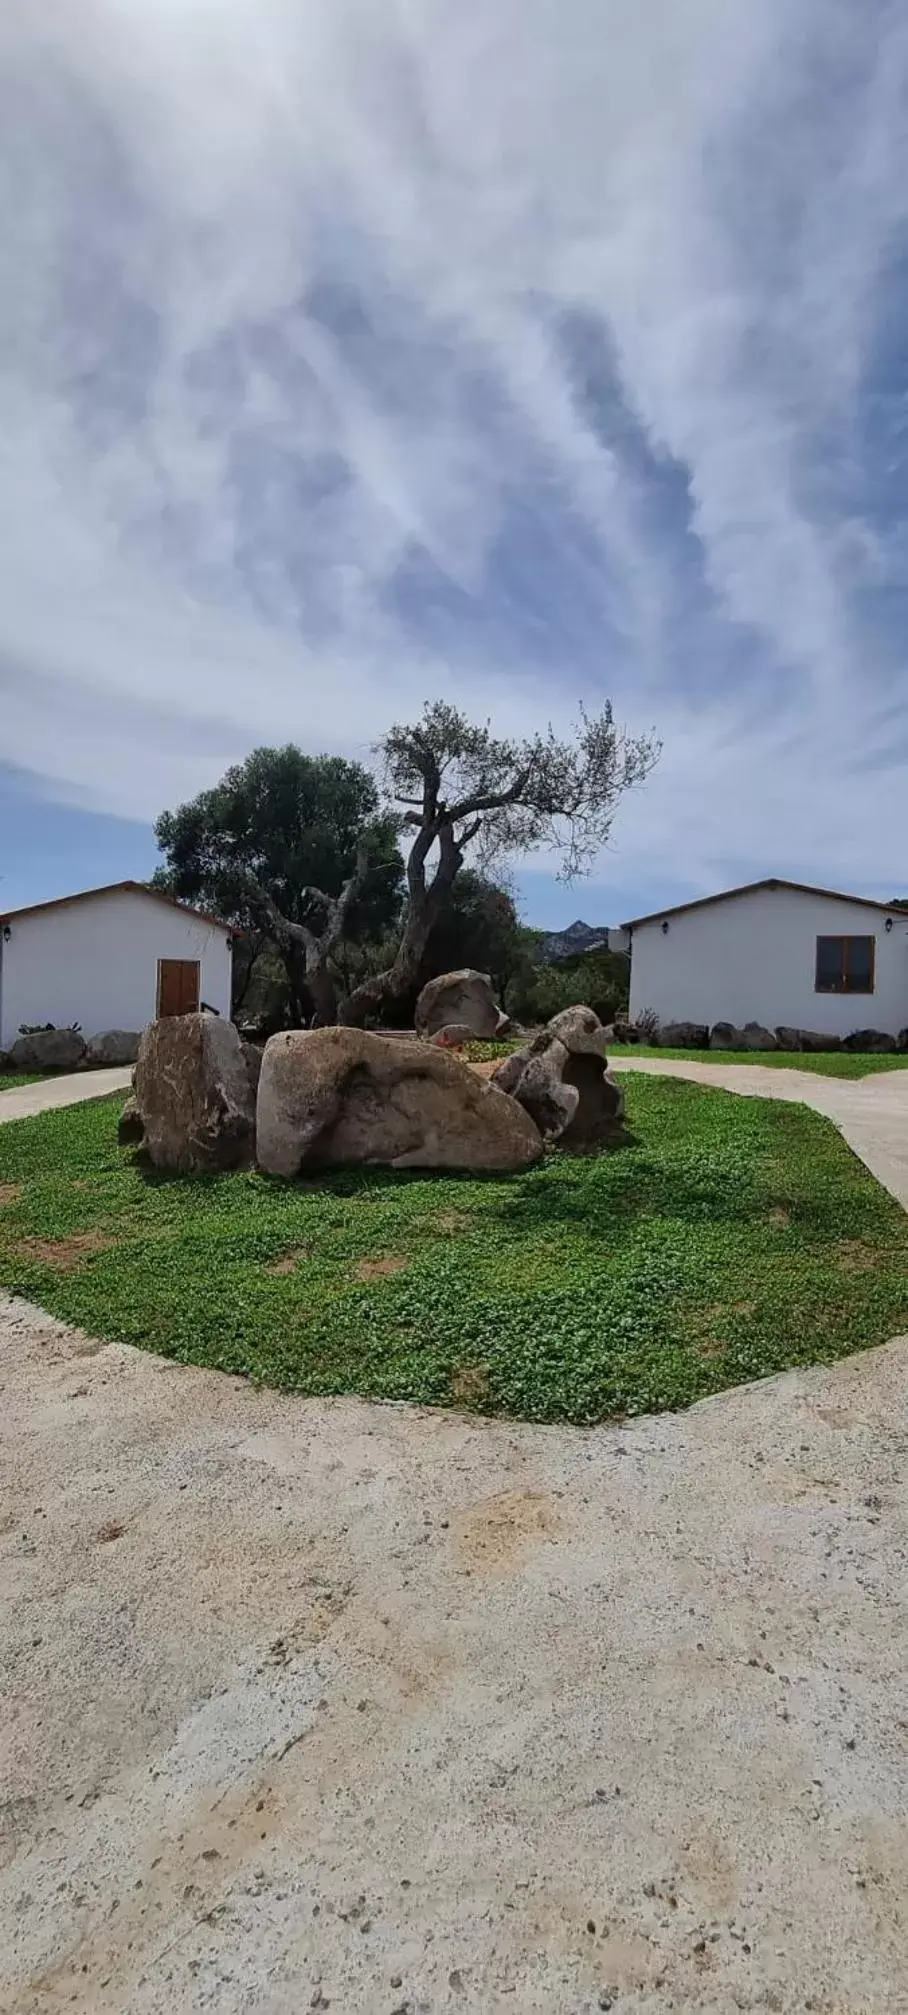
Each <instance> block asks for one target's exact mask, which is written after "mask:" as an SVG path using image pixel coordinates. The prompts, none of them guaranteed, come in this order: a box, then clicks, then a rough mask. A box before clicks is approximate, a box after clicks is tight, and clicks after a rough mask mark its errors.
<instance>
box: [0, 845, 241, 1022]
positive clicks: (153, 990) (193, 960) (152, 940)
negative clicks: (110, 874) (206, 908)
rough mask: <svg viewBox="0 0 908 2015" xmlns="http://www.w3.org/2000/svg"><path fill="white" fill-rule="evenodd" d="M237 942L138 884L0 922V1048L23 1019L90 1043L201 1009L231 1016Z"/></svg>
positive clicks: (90, 892)
mask: <svg viewBox="0 0 908 2015" xmlns="http://www.w3.org/2000/svg"><path fill="white" fill-rule="evenodd" d="M232 959H233V951H232V938H231V935H230V931H229V928H228V926H227V925H226V924H222V923H219V922H218V920H217V918H215V917H209V916H205V915H203V914H202V912H201V911H200V910H194V909H187V908H185V907H184V905H183V904H182V903H177V902H175V901H174V900H173V899H172V897H170V896H167V895H164V894H162V893H161V892H160V891H157V890H155V889H147V888H143V887H142V884H141V883H140V882H114V883H113V885H112V886H111V887H109V888H103V889H86V890H85V892H84V894H82V895H76V896H62V897H61V898H60V899H59V900H58V901H57V902H50V903H35V904H33V905H32V907H31V908H29V909H22V910H10V911H9V912H8V913H7V915H6V916H0V1049H9V1048H10V1047H11V1045H12V1044H13V1043H14V1042H15V1040H16V1037H17V1035H18V1033H19V1029H20V1027H21V1026H22V1024H23V1022H25V1023H31V1024H33V1025H34V1024H37V1025H40V1024H42V1023H44V1022H53V1024H54V1026H55V1027H56V1028H67V1027H68V1026H69V1025H70V1023H72V1022H78V1024H79V1026H80V1028H81V1030H82V1033H83V1035H84V1036H86V1037H87V1036H92V1035H98V1034H99V1033H100V1032H101V1031H102V1030H105V1029H114V1028H118V1029H143V1028H144V1027H145V1024H146V1022H150V1021H153V1020H154V1019H155V1016H156V1015H163V1014H188V1013H189V1012H190V1011H191V1010H192V1009H194V1008H198V1007H201V1006H203V1005H204V1006H207V1007H210V1008H215V1009H216V1010H217V1012H218V1014H222V1015H229V1013H230V988H231V966H232Z"/></svg>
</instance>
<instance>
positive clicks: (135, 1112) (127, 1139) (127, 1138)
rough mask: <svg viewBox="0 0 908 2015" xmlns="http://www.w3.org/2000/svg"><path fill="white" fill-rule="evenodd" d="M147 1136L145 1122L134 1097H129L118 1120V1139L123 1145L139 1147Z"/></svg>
mask: <svg viewBox="0 0 908 2015" xmlns="http://www.w3.org/2000/svg"><path fill="white" fill-rule="evenodd" d="M144 1138H145V1122H144V1120H143V1118H142V1115H141V1113H140V1111H139V1107H138V1103H137V1101H136V1100H135V1099H134V1098H128V1099H127V1101H126V1104H125V1105H124V1107H123V1110H122V1112H121V1114H120V1117H119V1119H118V1121H117V1139H118V1141H119V1143H120V1146H121V1147H139V1146H141V1143H142V1141H143V1140H144Z"/></svg>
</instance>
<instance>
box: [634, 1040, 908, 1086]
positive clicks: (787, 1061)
mask: <svg viewBox="0 0 908 2015" xmlns="http://www.w3.org/2000/svg"><path fill="white" fill-rule="evenodd" d="M609 1056H610V1057H611V1058H613V1059H614V1062H615V1065H616V1067H617V1068H618V1069H619V1070H620V1068H621V1059H622V1057H623V1056H629V1057H633V1056H652V1057H676V1058H678V1059H680V1060H681V1061H683V1062H685V1063H722V1064H726V1063H733V1064H759V1065H760V1066H761V1067H762V1065H763V1064H768V1066H769V1068H770V1070H804V1071H810V1072H812V1073H813V1074H814V1076H816V1077H851V1078H854V1077H869V1076H870V1075H871V1074H872V1072H874V1071H879V1070H906V1069H908V1056H876V1055H871V1054H869V1053H868V1054H867V1055H862V1054H861V1053H860V1052H859V1051H857V1050H818V1051H817V1052H816V1054H814V1053H813V1052H811V1051H807V1050H804V1051H801V1050H744V1049H651V1048H648V1047H647V1045H646V1044H645V1043H634V1044H633V1046H632V1047H631V1048H629V1049H622V1047H621V1045H620V1044H619V1043H613V1044H612V1046H611V1048H610V1050H609Z"/></svg>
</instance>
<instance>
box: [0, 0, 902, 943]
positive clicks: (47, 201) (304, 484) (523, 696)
mask: <svg viewBox="0 0 908 2015" xmlns="http://www.w3.org/2000/svg"><path fill="white" fill-rule="evenodd" d="M906 443H908V10H906V8H905V6H904V4H903V0H861V4H860V6H858V5H856V4H855V0H647V5H646V6H643V7H641V6H639V5H632V4H631V0H458V5H457V6H456V7H452V6H451V5H450V4H449V0H383V4H382V5H381V6H380V7H377V6H376V5H375V4H374V0H331V4H330V6H326V5H325V0H155V4H154V6H153V7H149V6H147V5H141V4H140V0H43V4H42V5H41V7H39V8H38V7H36V8H24V7H19V8H16V7H8V8H6V9H4V10H3V12H2V14H0V905H2V907H3V908H4V909H6V908H12V907H15V906H16V904H18V903H25V902H28V901H32V900H40V899H42V898H44V897H46V896H52V895H56V894H61V893H65V892H66V891H68V890H72V889H75V888H80V887H87V886H91V885H93V884H95V883H99V882H104V881H113V880H119V879H123V878H128V877H130V876H141V875H143V874H146V873H148V872H149V871H150V870H151V869H152V868H153V866H154V864H155V861H156V858H157V856H156V850H155V845H154V839H153V835H152V832H151V822H152V821H153V819H154V817H155V815H156V814H157V813H158V812H159V811H160V810H161V809H162V808H163V807H165V806H172V805H174V804H176V803H178V802H180V801H181V800H183V799H185V798H186V797H188V796H191V795H193V794H194V793H195V791H197V790H199V789H201V788H203V787H205V786H206V785H208V784H210V783H213V782H214V781H215V780H216V779H217V777H218V776H219V775H220V774H221V773H222V771H223V770H224V768H225V767H226V765H227V764H228V763H229V762H232V761H235V760H237V759H239V758H241V757H242V756H243V755H245V754H246V753H247V752H248V750H249V749H250V748H253V747H256V746H259V745H261V744H262V743H273V742H284V741H288V740H294V741H297V742H299V743H300V744H301V746H302V747H304V748H305V749H307V750H309V751H311V752H312V753H317V752H320V751H322V750H328V751H332V752H338V753H342V754H345V755H348V756H355V757H358V758H360V759H362V760H364V761H371V760H372V757H371V753H370V752H371V749H372V747H373V745H374V743H375V740H376V738H377V736H378V735H380V734H381V732H382V731H383V729H384V728H386V727H387V726H388V725H389V724H390V723H391V722H392V721H394V720H400V719H407V718H409V717H412V716H413V715H414V714H416V713H418V712H419V710H420V708H421V706H422V703H423V701H424V700H425V699H426V698H429V697H434V696H436V695H438V694H444V695H445V696H446V697H449V698H451V699H454V700H456V701H457V702H458V704H460V705H461V706H462V707H463V708H464V709H465V710H467V711H468V712H469V713H471V714H473V715H476V716H478V717H480V718H486V717H487V716H488V717H490V718H491V720H492V722H493V724H494V726H495V728H496V729H497V730H499V731H500V732H504V733H516V734H519V733H522V732H525V733H531V732H533V731H534V730H535V729H536V728H538V727H544V726H545V724H546V723H547V722H548V721H550V720H551V721H552V722H553V723H554V725H555V726H556V728H566V727H567V726H569V724H570V723H571V721H572V720H573V719H575V718H576V714H577V708H578V703H579V702H581V701H582V702H583V703H585V704H586V706H587V707H590V708H594V707H595V706H596V704H597V703H598V702H600V701H601V700H602V699H604V698H605V697H606V696H608V697H611V699H612V700H613V702H614V706H615V710H616V713H617V715H618V718H619V719H620V720H621V721H622V722H624V723H626V725H627V726H628V728H629V729H630V730H631V731H638V730H648V729H650V728H651V727H653V726H655V728H656V729H657V731H658V733H659V735H660V736H661V738H662V742H663V755H662V759H661V762H660V764H659V767H658V770H657V771H656V773H655V774H654V775H653V777H652V778H651V779H650V781H649V782H648V783H647V785H646V786H645V787H644V789H642V790H641V791H639V792H638V793H635V794H634V795H633V796H632V797H629V798H628V799H626V800H625V802H624V804H623V805H622V807H621V809H620V811H619V814H618V816H617V818H616V821H615V826H614V830H613V835H612V840H611V844H610V846H609V848H608V849H607V851H606V852H604V853H603V855H602V856H601V857H600V859H599V861H598V862H597V863H596V865H595V867H594V870H593V874H592V876H591V878H590V880H589V882H581V883H580V884H579V885H576V886H574V887H573V888H569V889H565V888H563V887H562V886H561V885H559V884H558V883H557V882H556V881H555V879H554V869H555V865H556V864H555V862H554V861H552V860H551V859H549V858H548V857H547V856H546V855H537V856H535V857H534V858H533V859H532V860H529V861H523V862H518V863H517V864H516V865H517V882H518V887H519V890H520V893H521V896H522V902H523V907H524V912H525V914H526V916H527V920H528V921H531V922H534V923H539V924H547V925H558V924H563V923H566V922H568V921H569V920H570V919H571V918H572V917H574V916H576V915H578V914H581V915H583V916H586V917H587V918H589V919H590V920H591V921H594V922H605V923H609V922H614V921H617V920H618V919H620V918H621V917H624V916H627V915H633V914H635V913H638V914H639V913H641V912H643V911H645V910H647V909H651V908H653V907H657V906H662V905H663V904H665V905H667V904H668V903H670V902H673V901H682V900H685V899H687V898H688V897H691V896H695V895H698V894H702V893H706V892H708V891H709V890H712V889H717V888H721V887H723V886H728V885H730V884H734V883H737V882H741V881H746V880H749V879H754V878H757V877H759V876H761V875H764V874H780V875H783V876H789V877H791V878H793V879H796V880H804V881H815V882H818V883H820V884H823V885H826V886H830V887H841V888H844V889H851V890H854V891H855V892H864V893H876V894H880V895H881V896H883V897H884V898H885V897H886V896H888V895H889V894H892V893H895V892H896V890H897V889H903V888H904V887H905V884H906V883H908V861H906V857H905V856H906V849H905V805H906V801H908V790H906V783H908V704H906V703H908V673H906V651H908V644H906V639H908V456H906Z"/></svg>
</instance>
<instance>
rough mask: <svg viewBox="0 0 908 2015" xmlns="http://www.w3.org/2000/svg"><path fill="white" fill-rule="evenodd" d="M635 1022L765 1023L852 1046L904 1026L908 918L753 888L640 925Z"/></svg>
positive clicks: (853, 899)
mask: <svg viewBox="0 0 908 2015" xmlns="http://www.w3.org/2000/svg"><path fill="white" fill-rule="evenodd" d="M627 929H628V930H629V932H630V935H631V997H630V1012H631V1018H632V1019H633V1017H634V1015H636V1014H639V1013H641V1011H642V1010H643V1009H646V1008H651V1009H652V1010H653V1011H654V1013H655V1014H657V1015H658V1017H659V1021H660V1022H661V1023H662V1024H663V1026H664V1025H665V1024H667V1023H670V1022H684V1021H687V1022H698V1023H705V1024H708V1025H709V1026H712V1024H713V1023H715V1022H720V1021H721V1022H732V1023H734V1024H735V1026H736V1027H739V1028H740V1027H743V1025H744V1023H745V1022H749V1021H750V1022H759V1023H760V1024H761V1025H762V1026H763V1027H764V1028H768V1029H771V1030H774V1029H775V1028H777V1027H779V1026H780V1025H781V1026H784V1027H789V1028H804V1029H814V1030H816V1031H817V1032H818V1033H821V1034H823V1035H835V1036H847V1035H851V1034H853V1033H854V1032H855V1031H856V1030H858V1029H862V1028H866V1029H871V1028H872V1029H879V1030H881V1031H882V1032H883V1033H884V1034H886V1035H893V1036H897V1035H898V1034H899V1033H900V1032H901V1030H902V1029H904V1028H906V1027H908V911H905V910H901V911H900V910H898V909H892V908H889V907H887V905H886V904H885V903H880V902H873V901H872V900H870V898H868V897H865V896H846V895H837V894H834V893H833V891H832V890H830V889H816V888H809V887H807V886H805V885H804V884H803V883H801V882H788V881H778V880H776V879H772V880H769V881H761V882H751V883H748V884H747V885H746V886H745V887H744V888H738V889H726V890H725V891H724V892H723V893H722V894H721V895H716V896H704V897H702V898H701V900H700V901H699V902H691V903H678V904H676V905H675V907H674V908H672V909H666V910H655V911H654V912H653V914H652V915H651V916H646V917H635V918H633V919H632V921H631V922H630V923H629V924H628V925H627Z"/></svg>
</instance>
